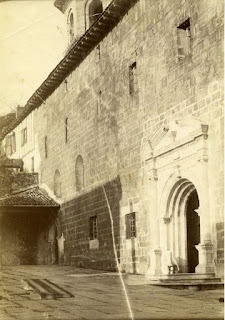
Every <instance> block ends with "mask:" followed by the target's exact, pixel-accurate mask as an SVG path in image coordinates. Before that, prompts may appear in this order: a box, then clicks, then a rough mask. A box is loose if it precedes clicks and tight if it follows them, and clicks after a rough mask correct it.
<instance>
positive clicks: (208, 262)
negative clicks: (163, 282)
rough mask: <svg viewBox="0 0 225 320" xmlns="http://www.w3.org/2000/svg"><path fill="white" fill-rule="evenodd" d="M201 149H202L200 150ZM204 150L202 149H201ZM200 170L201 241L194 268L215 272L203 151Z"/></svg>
mask: <svg viewBox="0 0 225 320" xmlns="http://www.w3.org/2000/svg"><path fill="white" fill-rule="evenodd" d="M201 151H202V150H201ZM203 151H204V150H203ZM199 165H200V172H201V176H202V181H203V182H204V183H203V184H202V188H201V194H200V207H199V208H198V210H196V211H197V212H198V215H199V216H200V239H201V242H200V244H199V245H197V246H196V249H197V250H198V252H199V264H198V266H197V267H196V268H195V272H196V273H215V265H214V261H213V244H212V239H211V224H210V203H209V181H208V158H207V156H206V155H205V154H204V153H203V154H201V155H200V159H199Z"/></svg>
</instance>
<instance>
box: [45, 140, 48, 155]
mask: <svg viewBox="0 0 225 320" xmlns="http://www.w3.org/2000/svg"><path fill="white" fill-rule="evenodd" d="M47 157H48V138H47V137H45V158H47Z"/></svg>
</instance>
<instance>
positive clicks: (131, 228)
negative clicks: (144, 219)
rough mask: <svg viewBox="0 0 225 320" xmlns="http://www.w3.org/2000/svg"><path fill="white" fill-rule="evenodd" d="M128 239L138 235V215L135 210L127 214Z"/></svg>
mask: <svg viewBox="0 0 225 320" xmlns="http://www.w3.org/2000/svg"><path fill="white" fill-rule="evenodd" d="M125 222H126V239H131V238H135V237H136V217H135V212H131V213H129V214H126V216H125Z"/></svg>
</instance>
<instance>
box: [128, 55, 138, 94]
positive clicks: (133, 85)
mask: <svg viewBox="0 0 225 320" xmlns="http://www.w3.org/2000/svg"><path fill="white" fill-rule="evenodd" d="M129 91H130V94H133V93H134V92H136V91H137V64H136V61H135V62H134V63H132V64H131V65H130V66H129Z"/></svg>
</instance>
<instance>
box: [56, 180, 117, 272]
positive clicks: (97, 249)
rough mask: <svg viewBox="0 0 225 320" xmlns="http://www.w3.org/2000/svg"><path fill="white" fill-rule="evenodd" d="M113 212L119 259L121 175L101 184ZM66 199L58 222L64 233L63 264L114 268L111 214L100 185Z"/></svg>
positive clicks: (104, 268)
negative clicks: (68, 199) (69, 199)
mask: <svg viewBox="0 0 225 320" xmlns="http://www.w3.org/2000/svg"><path fill="white" fill-rule="evenodd" d="M104 188H105V191H106V194H107V197H108V201H109V204H110V208H111V211H112V216H113V224H114V236H115V243H116V250H117V255H118V259H119V261H120V200H121V197H122V189H121V183H120V178H119V176H117V178H116V179H114V180H112V181H109V182H107V183H106V184H104ZM83 192H84V191H82V190H81V191H80V196H78V197H77V198H75V199H73V200H71V201H69V202H67V203H65V204H64V205H63V206H62V209H61V226H62V232H63V235H64V237H65V243H64V250H65V259H64V263H65V264H72V265H75V266H78V267H85V268H93V269H102V270H112V271H113V270H116V261H115V255H114V251H113V242H112V230H111V220H110V214H109V210H108V207H107V202H106V199H105V195H104V191H103V188H102V187H101V186H99V187H97V188H95V189H94V190H92V191H91V192H88V193H85V194H82V193H83Z"/></svg>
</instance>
